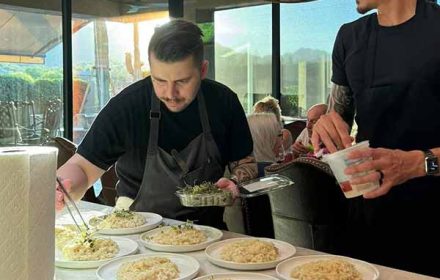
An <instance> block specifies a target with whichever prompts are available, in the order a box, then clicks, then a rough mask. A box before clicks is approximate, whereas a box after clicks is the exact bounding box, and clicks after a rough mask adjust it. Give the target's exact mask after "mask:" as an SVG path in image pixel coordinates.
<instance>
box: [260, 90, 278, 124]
mask: <svg viewBox="0 0 440 280" xmlns="http://www.w3.org/2000/svg"><path fill="white" fill-rule="evenodd" d="M253 112H254V113H273V114H275V116H276V117H277V120H278V121H279V122H280V123H281V108H280V105H279V102H278V100H277V99H275V98H273V97H272V96H266V97H265V98H263V99H261V100H260V101H258V102H257V103H255V105H254V111H253Z"/></svg>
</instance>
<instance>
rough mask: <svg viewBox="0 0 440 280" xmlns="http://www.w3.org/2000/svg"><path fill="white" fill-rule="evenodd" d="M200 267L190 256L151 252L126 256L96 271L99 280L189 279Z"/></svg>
mask: <svg viewBox="0 0 440 280" xmlns="http://www.w3.org/2000/svg"><path fill="white" fill-rule="evenodd" d="M199 269H200V264H199V263H198V261H197V260H196V259H195V258H193V257H190V256H185V255H177V254H168V253H153V254H142V255H134V256H127V257H122V258H118V259H115V260H112V261H110V262H108V263H106V264H104V265H102V266H101V267H100V268H99V269H98V270H97V272H96V275H97V277H98V279H101V280H171V279H178V280H190V279H193V278H194V277H195V276H196V275H197V274H198V273H199Z"/></svg>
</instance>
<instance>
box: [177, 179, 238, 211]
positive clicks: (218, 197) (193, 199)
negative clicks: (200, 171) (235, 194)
mask: <svg viewBox="0 0 440 280" xmlns="http://www.w3.org/2000/svg"><path fill="white" fill-rule="evenodd" d="M176 195H177V196H178V197H179V198H180V202H181V203H182V205H183V206H187V207H205V206H228V205H231V204H232V202H233V199H232V193H231V192H229V191H225V190H222V189H219V188H218V187H217V186H216V185H215V184H214V183H210V182H203V183H201V184H199V185H194V186H190V185H187V186H185V187H183V188H181V189H180V190H178V191H177V192H176Z"/></svg>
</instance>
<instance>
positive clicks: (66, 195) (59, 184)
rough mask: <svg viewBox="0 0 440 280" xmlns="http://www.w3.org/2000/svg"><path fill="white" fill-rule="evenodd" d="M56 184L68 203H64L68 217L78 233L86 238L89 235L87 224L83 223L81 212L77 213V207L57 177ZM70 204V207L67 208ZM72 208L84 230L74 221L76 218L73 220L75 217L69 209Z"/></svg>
mask: <svg viewBox="0 0 440 280" xmlns="http://www.w3.org/2000/svg"><path fill="white" fill-rule="evenodd" d="M57 182H58V186H59V187H60V190H61V191H62V192H63V193H64V196H65V197H67V200H68V202H69V203H67V201H66V208H67V210H68V211H69V214H70V216H71V217H72V219H73V222H74V223H75V225H76V227H77V228H78V231H79V233H85V235H86V236H88V235H89V232H90V229H89V227H88V226H87V223H86V222H85V220H84V218H83V216H82V215H81V212H80V211H79V209H78V207H77V206H76V204H75V201H74V200H73V199H72V197H71V196H70V195H69V193H68V192H67V190H66V188H65V187H64V185H63V183H61V179H60V178H59V177H57ZM69 204H70V206H69ZM71 206H73V208H74V211H76V212H77V213H78V216H79V217H80V218H81V221H82V225H83V226H84V228H85V229H86V230H83V229H82V228H81V226H80V223H78V221H77V220H76V219H77V218H75V216H74V215H73V212H72V210H71V209H70V207H71Z"/></svg>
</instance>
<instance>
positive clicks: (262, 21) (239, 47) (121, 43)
mask: <svg viewBox="0 0 440 280" xmlns="http://www.w3.org/2000/svg"><path fill="white" fill-rule="evenodd" d="M271 17H272V7H271V5H270V4H267V5H260V6H254V7H245V8H237V9H230V10H223V11H217V12H215V14H214V21H215V41H216V43H217V44H221V45H223V46H226V47H229V48H232V49H235V50H236V51H241V52H245V51H247V49H249V50H250V51H251V54H253V55H258V56H270V55H271V53H272V42H271V40H272V24H271ZM359 17H360V15H359V14H358V13H357V12H356V5H355V0H317V1H313V2H306V3H300V4H281V5H280V19H281V27H280V35H281V55H283V54H286V53H294V52H295V51H296V50H298V49H301V48H311V49H319V50H324V51H326V52H328V53H331V51H332V49H333V43H334V40H335V37H336V34H337V31H338V29H339V27H340V26H341V25H342V24H344V23H347V22H350V21H353V20H356V19H357V18H359ZM165 21H166V20H159V21H149V22H143V23H140V26H139V30H140V47H141V48H140V50H141V57H142V59H143V60H145V59H146V57H147V56H146V47H147V44H148V40H149V38H150V37H151V35H152V34H153V31H154V27H155V26H156V25H158V24H161V23H163V22H165ZM107 28H108V34H109V42H110V43H109V53H110V57H111V59H112V58H115V59H116V60H118V61H123V60H124V54H125V52H132V51H133V45H132V42H133V33H132V30H133V27H132V25H131V24H123V23H114V22H107ZM72 44H73V64H74V65H77V64H81V63H86V64H94V63H95V61H94V51H93V50H94V38H93V24H91V23H90V24H88V25H87V26H85V27H83V28H82V29H81V30H79V31H78V32H76V33H75V34H74V36H73V39H72ZM46 62H47V66H61V65H62V46H61V44H60V45H58V46H57V47H55V48H53V49H52V50H51V51H49V52H48V53H47V57H46Z"/></svg>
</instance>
